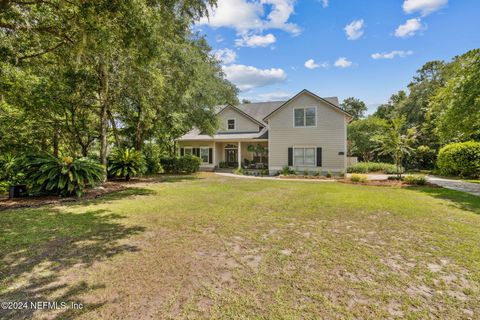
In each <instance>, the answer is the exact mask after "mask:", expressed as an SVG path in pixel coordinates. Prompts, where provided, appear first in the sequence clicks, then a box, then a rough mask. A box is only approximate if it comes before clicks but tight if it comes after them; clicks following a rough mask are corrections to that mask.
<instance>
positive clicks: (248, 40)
mask: <svg viewBox="0 0 480 320" xmlns="http://www.w3.org/2000/svg"><path fill="white" fill-rule="evenodd" d="M275 41H277V38H275V36H274V35H273V34H271V33H269V34H266V35H264V36H262V35H244V36H242V38H240V39H236V40H235V45H236V46H238V47H252V48H253V47H266V46H269V45H271V44H273V43H275Z"/></svg>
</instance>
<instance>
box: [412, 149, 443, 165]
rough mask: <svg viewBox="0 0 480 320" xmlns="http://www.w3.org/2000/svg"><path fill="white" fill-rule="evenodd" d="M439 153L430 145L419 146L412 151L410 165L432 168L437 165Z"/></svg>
mask: <svg viewBox="0 0 480 320" xmlns="http://www.w3.org/2000/svg"><path fill="white" fill-rule="evenodd" d="M436 157H437V154H436V152H435V150H434V149H432V148H430V147H429V146H419V147H418V148H416V149H415V150H414V151H413V152H412V156H411V160H410V161H409V162H410V166H411V167H413V168H416V169H432V168H433V167H434V166H435V160H436Z"/></svg>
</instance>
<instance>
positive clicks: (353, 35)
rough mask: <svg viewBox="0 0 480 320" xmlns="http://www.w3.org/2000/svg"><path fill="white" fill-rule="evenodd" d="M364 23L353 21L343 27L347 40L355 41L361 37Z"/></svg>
mask: <svg viewBox="0 0 480 320" xmlns="http://www.w3.org/2000/svg"><path fill="white" fill-rule="evenodd" d="M363 27H364V21H363V19H361V20H353V21H352V22H350V23H349V24H347V25H346V26H345V33H346V34H347V39H348V40H357V39H359V38H360V37H361V36H362V35H363Z"/></svg>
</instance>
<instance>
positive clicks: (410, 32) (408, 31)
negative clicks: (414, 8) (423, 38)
mask: <svg viewBox="0 0 480 320" xmlns="http://www.w3.org/2000/svg"><path fill="white" fill-rule="evenodd" d="M424 28H425V27H424V26H423V24H422V21H421V20H420V18H413V19H408V20H407V21H406V22H405V23H404V24H402V25H399V26H398V28H397V29H396V30H395V37H398V38H408V37H411V36H414V35H415V34H416V33H417V32H418V31H420V30H422V29H424Z"/></svg>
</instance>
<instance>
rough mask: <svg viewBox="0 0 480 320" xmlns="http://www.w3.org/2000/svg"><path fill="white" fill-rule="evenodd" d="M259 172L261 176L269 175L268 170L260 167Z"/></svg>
mask: <svg viewBox="0 0 480 320" xmlns="http://www.w3.org/2000/svg"><path fill="white" fill-rule="evenodd" d="M260 174H261V175H262V176H269V175H270V172H269V171H268V169H262V171H260Z"/></svg>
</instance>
